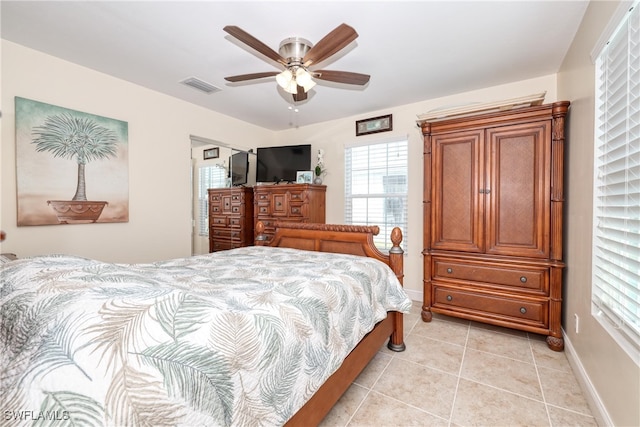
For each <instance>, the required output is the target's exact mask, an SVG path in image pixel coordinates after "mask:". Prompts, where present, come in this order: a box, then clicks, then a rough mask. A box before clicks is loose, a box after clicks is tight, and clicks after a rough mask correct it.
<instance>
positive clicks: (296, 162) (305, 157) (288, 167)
mask: <svg viewBox="0 0 640 427" xmlns="http://www.w3.org/2000/svg"><path fill="white" fill-rule="evenodd" d="M257 162H258V165H257V172H256V181H258V182H280V181H287V182H296V178H297V172H298V171H310V170H311V145H310V144H306V145H287V146H283V147H262V148H258V152H257Z"/></svg>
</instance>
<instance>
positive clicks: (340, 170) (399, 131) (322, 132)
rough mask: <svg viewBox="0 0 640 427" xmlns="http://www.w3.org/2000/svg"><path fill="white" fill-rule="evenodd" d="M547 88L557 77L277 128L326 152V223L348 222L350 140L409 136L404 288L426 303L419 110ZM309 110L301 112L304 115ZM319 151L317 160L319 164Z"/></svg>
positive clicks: (552, 89)
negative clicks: (385, 120)
mask: <svg viewBox="0 0 640 427" xmlns="http://www.w3.org/2000/svg"><path fill="white" fill-rule="evenodd" d="M544 91H546V92H547V95H546V98H545V101H544V102H545V103H548V102H554V101H557V100H558V99H557V98H556V77H555V75H550V76H544V77H540V78H536V79H531V80H525V81H520V82H515V83H509V84H504V85H500V86H495V87H490V88H486V89H481V90H477V91H473V92H466V93H461V94H457V95H452V96H447V97H444V98H436V99H431V100H427V101H423V102H418V103H415V104H408V105H401V106H397V107H393V108H389V109H386V110H379V111H371V112H370V113H367V114H366V115H363V116H354V117H345V118H343V119H340V120H334V121H331V122H325V123H319V124H316V125H311V126H305V127H301V128H297V129H296V128H293V129H288V130H286V131H281V132H278V134H277V135H276V139H277V142H278V144H279V145H289V144H311V145H312V150H313V152H314V153H315V152H316V150H317V149H318V148H322V149H324V150H325V166H326V168H327V171H328V174H327V176H326V177H325V178H324V182H323V183H324V184H326V185H327V200H328V202H327V222H328V223H338V224H340V223H344V147H345V144H350V143H354V142H357V143H361V142H366V141H370V142H373V141H384V140H387V139H389V138H392V137H396V136H398V137H402V136H404V137H408V138H409V188H408V191H409V206H408V222H409V226H408V228H409V236H407V238H408V248H407V252H406V257H405V262H404V271H405V278H404V287H405V289H406V290H407V291H408V293H409V296H410V297H411V298H412V299H413V300H415V301H422V250H423V248H424V247H423V242H422V228H423V224H422V218H423V216H422V201H423V197H422V195H423V185H422V183H423V174H422V172H423V163H422V162H423V156H422V153H423V138H422V133H421V132H420V129H419V128H418V126H417V124H416V121H417V119H418V117H417V116H418V115H419V114H423V113H426V112H428V111H430V110H433V109H436V108H442V107H446V106H459V105H464V104H469V103H475V102H490V101H498V100H502V99H509V98H515V97H520V96H526V95H532V94H535V93H540V92H544ZM303 112H304V111H302V113H303ZM385 114H393V130H392V131H389V132H381V133H376V134H371V135H364V136H359V137H356V136H355V121H356V120H361V119H366V118H369V117H377V116H381V115H385ZM315 160H316V159H315V155H314V157H313V158H312V163H313V165H315Z"/></svg>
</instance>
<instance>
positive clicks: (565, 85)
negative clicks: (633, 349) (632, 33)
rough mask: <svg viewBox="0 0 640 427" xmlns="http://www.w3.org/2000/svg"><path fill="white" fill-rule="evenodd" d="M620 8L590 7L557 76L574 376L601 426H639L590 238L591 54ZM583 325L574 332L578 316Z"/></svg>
mask: <svg viewBox="0 0 640 427" xmlns="http://www.w3.org/2000/svg"><path fill="white" fill-rule="evenodd" d="M618 4H619V2H604V1H597V2H591V3H590V5H589V8H588V9H587V12H586V14H585V17H584V19H583V22H582V25H581V26H580V29H579V31H578V33H577V35H576V37H575V39H574V41H573V44H572V45H571V48H570V49H569V52H568V54H567V56H566V57H565V60H564V63H563V65H562V68H561V70H560V73H559V74H558V94H559V96H560V97H561V98H564V99H569V100H571V101H572V104H571V109H570V114H569V123H568V124H569V127H568V128H569V132H568V144H567V166H566V176H565V182H566V183H565V199H566V226H565V233H566V240H565V241H566V248H565V259H566V263H567V269H566V275H565V289H564V295H563V298H564V314H563V322H562V324H563V325H564V329H565V333H566V334H567V337H568V340H567V341H568V344H569V345H570V346H571V347H573V351H574V352H575V354H576V355H577V359H578V360H577V363H576V365H575V366H574V370H576V371H578V372H579V373H582V375H583V376H584V377H586V381H585V386H586V387H587V388H590V389H591V390H592V391H593V392H595V393H597V395H598V396H599V402H596V406H598V405H600V404H602V405H603V406H602V407H598V408H597V409H596V408H594V409H596V411H597V412H599V413H601V414H603V419H602V420H601V422H602V424H607V425H609V424H610V425H616V426H638V425H640V370H639V368H638V365H637V363H638V361H636V362H634V361H633V360H632V359H631V357H629V356H628V355H627V354H626V353H625V352H624V351H623V350H622V349H621V348H620V346H619V345H617V344H616V342H615V341H613V340H612V338H611V337H610V335H609V334H608V333H607V332H606V331H605V330H604V329H603V328H602V327H601V326H600V324H599V323H598V322H597V321H596V320H595V319H594V317H593V316H592V315H591V236H592V211H593V207H592V204H593V198H592V185H593V153H594V87H595V70H594V65H593V63H592V62H591V59H590V54H591V51H592V49H593V48H594V47H595V45H596V42H597V40H598V39H599V37H600V35H601V33H602V32H603V30H604V29H605V27H606V25H607V24H608V23H609V20H610V19H611V16H612V15H613V13H614V12H615V10H616V8H617V6H618ZM576 314H577V315H578V316H579V319H580V321H579V322H580V329H579V333H576V331H575V316H574V315H576Z"/></svg>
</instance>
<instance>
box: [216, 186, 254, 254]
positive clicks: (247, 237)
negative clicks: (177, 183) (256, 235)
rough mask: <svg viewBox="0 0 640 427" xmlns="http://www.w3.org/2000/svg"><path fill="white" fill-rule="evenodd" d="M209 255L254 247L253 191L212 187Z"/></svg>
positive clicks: (250, 189)
mask: <svg viewBox="0 0 640 427" xmlns="http://www.w3.org/2000/svg"><path fill="white" fill-rule="evenodd" d="M208 193H209V252H215V251H221V250H225V249H233V248H240V247H243V246H252V245H253V188H251V187H233V188H211V189H209V190H208Z"/></svg>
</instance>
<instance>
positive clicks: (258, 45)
mask: <svg viewBox="0 0 640 427" xmlns="http://www.w3.org/2000/svg"><path fill="white" fill-rule="evenodd" d="M223 30H224V31H226V32H227V33H229V34H231V35H232V36H233V37H235V38H237V39H238V40H240V41H241V42H242V43H244V44H246V45H247V46H249V47H251V48H252V49H254V50H256V51H258V52H259V53H261V54H263V55H264V56H266V57H267V58H270V59H273V60H274V61H276V62H279V63H281V64H283V65H286V64H287V61H286V60H285V59H284V58H283V57H282V56H280V54H278V52H276V51H275V50H273V49H271V48H270V47H269V46H267V45H266V44H264V43H262V42H261V41H260V40H258V39H257V38H255V37H253V36H252V35H251V34H249V33H247V32H246V31H244V30H243V29H241V28H240V27H236V26H235V25H227V26H226V27H224V28H223Z"/></svg>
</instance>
